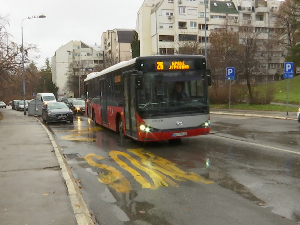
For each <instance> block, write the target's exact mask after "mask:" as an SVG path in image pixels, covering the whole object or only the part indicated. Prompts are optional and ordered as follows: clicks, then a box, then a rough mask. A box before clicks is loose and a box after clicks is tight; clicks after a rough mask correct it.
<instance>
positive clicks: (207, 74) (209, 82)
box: [206, 69, 211, 86]
mask: <svg viewBox="0 0 300 225" xmlns="http://www.w3.org/2000/svg"><path fill="white" fill-rule="evenodd" d="M210 74H211V72H210V69H207V70H206V77H207V85H208V86H211V75H210Z"/></svg>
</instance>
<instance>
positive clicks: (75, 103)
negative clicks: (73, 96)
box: [72, 100, 85, 105]
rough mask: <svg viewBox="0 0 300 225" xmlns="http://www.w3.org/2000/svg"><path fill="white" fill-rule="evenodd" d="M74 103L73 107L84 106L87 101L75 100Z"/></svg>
mask: <svg viewBox="0 0 300 225" xmlns="http://www.w3.org/2000/svg"><path fill="white" fill-rule="evenodd" d="M72 103H73V105H84V104H85V101H84V100H73V101H72Z"/></svg>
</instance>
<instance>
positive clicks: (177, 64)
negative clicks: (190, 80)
mask: <svg viewBox="0 0 300 225" xmlns="http://www.w3.org/2000/svg"><path fill="white" fill-rule="evenodd" d="M189 69H190V65H189V63H187V62H186V61H171V62H162V61H159V62H156V70H189Z"/></svg>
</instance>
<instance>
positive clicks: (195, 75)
mask: <svg viewBox="0 0 300 225" xmlns="http://www.w3.org/2000/svg"><path fill="white" fill-rule="evenodd" d="M143 84H144V85H143V89H140V90H138V92H137V104H138V112H139V113H140V114H141V115H144V116H151V115H152V116H156V115H161V114H164V115H166V114H169V113H170V112H172V113H173V114H174V113H176V114H184V113H208V98H207V95H206V94H205V93H207V86H206V82H205V76H204V73H203V72H202V71H173V72H164V73H161V72H160V73H158V72H153V73H147V74H144V80H143Z"/></svg>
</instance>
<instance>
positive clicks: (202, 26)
mask: <svg viewBox="0 0 300 225" xmlns="http://www.w3.org/2000/svg"><path fill="white" fill-rule="evenodd" d="M198 29H199V30H205V24H199V25H198ZM206 30H208V24H206Z"/></svg>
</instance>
